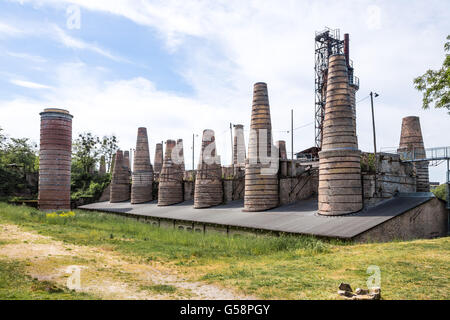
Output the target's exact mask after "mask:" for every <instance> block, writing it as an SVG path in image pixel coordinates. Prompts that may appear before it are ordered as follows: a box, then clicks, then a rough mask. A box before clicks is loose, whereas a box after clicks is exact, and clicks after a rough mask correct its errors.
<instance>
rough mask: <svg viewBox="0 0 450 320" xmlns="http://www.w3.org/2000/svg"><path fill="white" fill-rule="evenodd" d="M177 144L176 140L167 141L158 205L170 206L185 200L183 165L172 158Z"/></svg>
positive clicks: (160, 178)
mask: <svg viewBox="0 0 450 320" xmlns="http://www.w3.org/2000/svg"><path fill="white" fill-rule="evenodd" d="M175 146H176V142H175V140H167V141H166V151H165V155H164V162H163V166H162V169H161V173H160V175H159V186H158V206H170V205H172V204H176V203H180V202H183V200H184V196H183V174H182V172H181V166H180V165H178V164H175V163H174V161H173V160H172V153H173V150H174V148H175Z"/></svg>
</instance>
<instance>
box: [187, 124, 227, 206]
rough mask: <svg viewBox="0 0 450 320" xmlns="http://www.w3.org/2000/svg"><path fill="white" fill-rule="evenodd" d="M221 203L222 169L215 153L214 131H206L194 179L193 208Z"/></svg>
mask: <svg viewBox="0 0 450 320" xmlns="http://www.w3.org/2000/svg"><path fill="white" fill-rule="evenodd" d="M222 202H223V186H222V167H221V165H220V157H219V156H218V155H217V153H216V141H215V137H214V131H213V130H209V129H206V130H204V131H203V136H202V149H201V152H200V159H199V162H198V168H197V173H196V178H195V190H194V208H196V209H199V208H209V207H212V206H216V205H219V204H221V203H222Z"/></svg>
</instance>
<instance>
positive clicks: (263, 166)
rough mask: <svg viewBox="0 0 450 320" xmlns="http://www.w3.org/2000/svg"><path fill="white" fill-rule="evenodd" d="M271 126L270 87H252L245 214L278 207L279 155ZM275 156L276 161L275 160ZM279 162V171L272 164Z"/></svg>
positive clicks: (261, 84)
mask: <svg viewBox="0 0 450 320" xmlns="http://www.w3.org/2000/svg"><path fill="white" fill-rule="evenodd" d="M272 143H273V142H272V123H271V119H270V106H269V95H268V91H267V84H266V83H264V82H258V83H255V85H254V87H253V104H252V118H251V124H250V139H249V144H248V157H247V159H246V160H245V196H244V211H264V210H268V209H271V208H275V207H276V206H278V203H279V199H278V198H279V197H278V162H279V159H278V154H276V155H272V151H274V152H275V151H276V148H275V147H274V146H272ZM273 156H274V157H275V158H276V160H274V159H273ZM272 160H274V161H276V170H275V171H274V170H273V169H274V168H273V167H272V165H273V164H274V163H273V161H272Z"/></svg>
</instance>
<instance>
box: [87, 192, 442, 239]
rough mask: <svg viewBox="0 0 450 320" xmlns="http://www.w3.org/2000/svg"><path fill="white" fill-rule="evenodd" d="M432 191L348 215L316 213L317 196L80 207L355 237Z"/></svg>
mask: <svg viewBox="0 0 450 320" xmlns="http://www.w3.org/2000/svg"><path fill="white" fill-rule="evenodd" d="M433 198H434V196H433V195H432V194H430V193H413V194H400V195H398V196H397V197H395V198H392V199H389V200H387V201H384V202H382V203H380V204H379V205H377V206H375V207H372V208H370V209H367V210H363V211H360V212H358V213H354V214H351V215H346V216H338V217H327V216H321V215H319V214H318V213H317V200H315V199H314V200H304V201H299V202H297V203H294V204H290V205H286V206H282V207H278V208H275V209H272V210H269V211H265V212H242V209H243V201H233V202H231V203H229V204H225V205H220V206H217V207H214V208H207V209H194V208H193V206H192V205H193V202H192V201H187V202H183V203H181V204H176V205H172V206H167V207H158V206H157V203H156V201H152V202H149V203H144V204H136V205H132V204H130V203H129V202H122V203H109V202H99V203H93V204H88V205H84V206H81V207H79V209H85V210H95V211H102V212H110V213H115V214H120V215H125V216H132V217H135V218H144V219H153V220H154V221H158V223H159V225H163V224H164V225H169V226H171V225H173V227H175V226H176V225H177V223H178V224H181V225H183V224H184V226H192V228H194V225H202V226H203V230H205V228H207V227H208V226H210V227H219V229H220V230H222V231H223V232H225V231H226V232H227V233H229V232H230V231H229V230H239V229H241V230H249V229H250V230H253V231H273V232H283V233H292V234H305V235H314V236H318V237H327V238H339V239H353V238H355V237H357V236H358V235H361V234H363V233H364V232H367V231H368V230H371V229H373V228H375V227H377V226H379V225H381V224H384V223H385V222H387V221H389V220H391V219H393V218H395V217H397V216H400V215H402V214H403V213H406V212H409V211H411V210H412V209H414V208H416V207H418V206H421V205H423V204H425V203H427V202H428V201H430V200H432V199H433Z"/></svg>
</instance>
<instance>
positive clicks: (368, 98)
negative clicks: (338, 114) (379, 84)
mask: <svg viewBox="0 0 450 320" xmlns="http://www.w3.org/2000/svg"><path fill="white" fill-rule="evenodd" d="M369 98H370V94H369V95H368V96H367V97H364V98H362V99H361V100H358V101H356V102H355V103H360V102H361V101H364V100H366V99H369Z"/></svg>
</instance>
